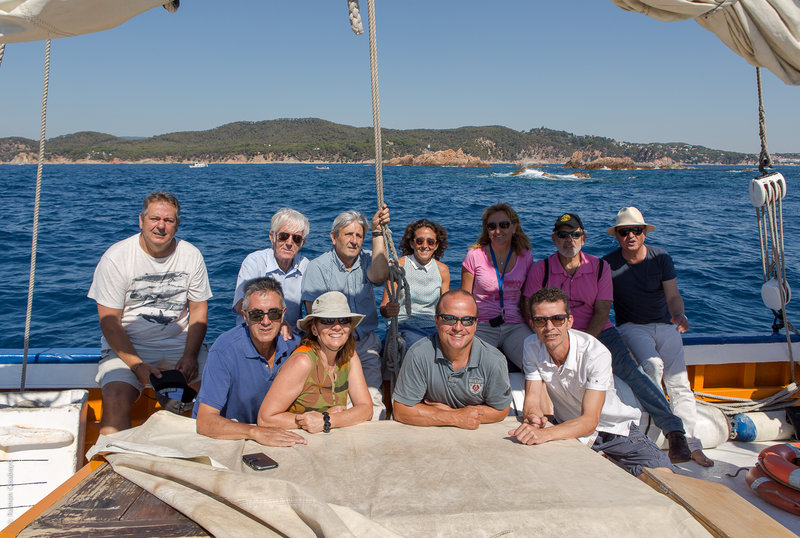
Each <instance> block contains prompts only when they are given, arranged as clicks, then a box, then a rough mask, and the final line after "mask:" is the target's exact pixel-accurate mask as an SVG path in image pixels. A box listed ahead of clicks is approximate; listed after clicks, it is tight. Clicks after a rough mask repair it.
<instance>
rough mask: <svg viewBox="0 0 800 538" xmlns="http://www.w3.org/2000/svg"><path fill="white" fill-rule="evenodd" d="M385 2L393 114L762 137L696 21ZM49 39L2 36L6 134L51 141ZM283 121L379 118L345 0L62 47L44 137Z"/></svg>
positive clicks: (776, 102) (580, 5) (467, 2)
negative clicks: (46, 88) (46, 70)
mask: <svg viewBox="0 0 800 538" xmlns="http://www.w3.org/2000/svg"><path fill="white" fill-rule="evenodd" d="M220 6H224V7H225V8H226V10H225V11H221V10H219V7H220ZM361 7H362V10H363V18H364V25H365V26H366V22H367V18H366V10H367V5H366V0H362V6H361ZM376 11H377V25H378V30H377V37H378V55H379V70H380V71H379V75H380V84H381V88H380V91H381V109H382V119H381V121H382V125H383V126H384V127H389V128H398V129H408V128H454V127H460V126H465V125H505V126H507V127H510V128H512V129H518V130H527V129H530V128H533V127H541V126H544V127H549V128H552V129H560V130H565V131H570V132H572V133H575V134H591V135H600V136H608V137H611V138H615V139H617V140H624V141H629V142H687V143H691V144H698V145H704V146H708V147H712V148H718V149H725V150H733V151H743V152H749V153H757V152H758V150H759V141H758V126H757V123H756V120H757V103H756V89H755V69H754V68H753V67H751V66H750V65H749V64H747V62H745V60H743V59H742V58H740V57H739V56H737V55H736V54H734V53H733V52H732V51H730V50H729V49H728V48H727V47H725V45H724V44H723V43H722V42H721V41H719V39H718V38H717V37H716V36H714V35H713V34H711V33H710V32H708V31H706V30H704V29H703V28H701V27H700V26H699V25H697V24H696V23H694V22H692V21H685V22H674V23H664V22H660V21H656V20H653V19H649V18H647V17H645V16H643V15H639V14H635V13H628V12H625V11H623V10H621V9H619V8H618V7H616V6H615V5H614V4H613V3H611V2H610V1H608V0H577V1H571V2H565V1H544V0H507V1H502V2H486V1H485V0H482V1H477V0H463V1H460V2H444V1H431V0H426V1H423V0H393V1H381V0H378V1H377V8H376ZM43 50H44V45H43V42H39V43H24V44H9V45H8V46H7V47H6V54H5V58H4V60H3V63H2V66H0V99H2V103H3V105H4V106H3V113H2V115H1V116H0V137H3V136H25V137H28V138H38V132H39V110H40V102H41V83H42V60H43V54H44V52H43ZM762 78H763V79H764V91H765V94H766V112H767V134H768V137H769V149H770V151H771V152H800V143H798V140H800V137H798V135H797V130H798V126H800V99H798V98H799V97H800V88H798V87H792V86H786V85H784V84H783V83H782V82H781V81H780V80H779V79H778V78H777V77H776V76H774V75H773V74H772V73H770V72H768V71H763V77H762ZM287 117H295V118H297V117H319V118H323V119H326V120H330V121H334V122H337V123H344V124H347V125H355V126H362V127H363V126H369V125H371V124H372V109H371V104H370V87H369V47H368V40H367V36H366V34H365V35H362V36H358V37H357V36H355V35H354V34H353V33H352V32H351V31H350V27H349V24H348V20H347V9H346V2H345V0H300V1H287V0H283V1H280V2H278V1H275V0H235V1H232V2H211V1H209V0H183V2H182V5H181V7H180V9H179V10H178V12H177V13H175V14H170V13H168V12H167V11H165V10H163V9H161V8H158V9H154V10H151V11H149V12H147V13H145V14H143V15H140V16H138V17H136V18H134V19H133V20H131V21H129V22H128V23H126V24H123V25H122V26H119V27H117V28H115V29H112V30H108V31H105V32H100V33H95V34H89V35H85V36H79V37H74V38H65V39H57V40H54V41H53V44H52V74H51V86H50V101H49V112H48V131H47V135H48V137H53V136H58V135H62V134H67V133H72V132H77V131H89V130H90V131H100V132H105V133H110V134H113V135H117V136H151V135H156V134H163V133H167V132H174V131H185V130H200V129H210V128H213V127H216V126H219V125H222V124H225V123H229V122H232V121H240V120H250V121H259V120H266V119H275V118H287Z"/></svg>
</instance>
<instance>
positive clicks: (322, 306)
mask: <svg viewBox="0 0 800 538" xmlns="http://www.w3.org/2000/svg"><path fill="white" fill-rule="evenodd" d="M311 312H313V313H312V314H309V315H307V316H306V317H304V318H303V319H300V320H297V328H298V329H300V330H301V331H305V332H308V324H309V323H311V320H312V319H314V318H351V319H352V320H353V322H352V324H351V325H350V328H351V329H355V328H356V327H357V326H358V324H359V323H361V320H362V319H364V316H363V315H361V314H353V313H352V312H350V306H348V304H347V297H345V296H344V293H342V292H340V291H329V292H326V293H323V294H322V295H320V296H319V297H317V298H316V299H314V303H313V304H312V305H311Z"/></svg>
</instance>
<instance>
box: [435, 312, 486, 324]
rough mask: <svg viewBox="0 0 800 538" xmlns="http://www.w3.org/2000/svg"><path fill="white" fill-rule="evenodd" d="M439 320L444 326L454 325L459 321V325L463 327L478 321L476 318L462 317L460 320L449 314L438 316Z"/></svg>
mask: <svg viewBox="0 0 800 538" xmlns="http://www.w3.org/2000/svg"><path fill="white" fill-rule="evenodd" d="M439 319H440V320H442V323H444V324H445V325H455V324H456V323H458V322H459V321H460V322H461V325H463V326H464V327H470V326H472V325H474V324H475V322H476V321H478V318H477V317H475V316H464V317H461V318H460V317H458V316H451V315H450V314H439Z"/></svg>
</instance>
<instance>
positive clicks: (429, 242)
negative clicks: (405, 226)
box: [414, 237, 436, 247]
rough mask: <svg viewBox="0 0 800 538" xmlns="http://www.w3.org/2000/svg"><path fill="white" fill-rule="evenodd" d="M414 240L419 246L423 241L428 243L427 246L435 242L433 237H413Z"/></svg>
mask: <svg viewBox="0 0 800 538" xmlns="http://www.w3.org/2000/svg"><path fill="white" fill-rule="evenodd" d="M414 242H415V243H416V244H417V245H418V246H420V247H421V246H422V245H424V244H425V243H428V246H429V247H432V246H433V245H435V244H436V239H433V238H431V237H415V238H414Z"/></svg>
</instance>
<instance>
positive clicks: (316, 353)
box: [258, 291, 372, 433]
mask: <svg viewBox="0 0 800 538" xmlns="http://www.w3.org/2000/svg"><path fill="white" fill-rule="evenodd" d="M311 311H312V312H313V314H309V315H307V316H306V317H304V318H303V319H301V320H299V321H298V322H297V327H298V328H299V329H300V330H301V331H304V332H305V333H306V336H305V337H304V338H303V339H302V340H301V341H300V345H298V346H297V349H295V351H294V353H292V355H291V357H289V358H288V359H287V362H286V364H285V365H284V366H283V367H282V368H281V369H280V371H279V372H278V375H277V377H276V378H275V381H274V382H273V383H272V386H271V387H270V389H269V392H268V393H267V395H266V396H265V397H264V401H263V402H262V403H261V409H260V410H259V412H258V425H259V426H277V427H279V428H286V429H294V428H302V429H304V430H306V431H308V432H309V433H318V432H325V433H328V432H330V431H331V428H341V427H344V426H352V425H353V424H358V423H359V422H364V421H365V420H369V419H370V418H372V398H371V397H370V394H369V390H368V389H367V382H366V381H365V380H364V373H363V371H362V370H361V361H359V359H358V355H357V354H356V340H355V336H354V334H355V333H354V332H353V329H355V328H356V326H357V325H358V324H359V323H361V320H362V319H364V316H363V315H361V314H354V313H352V312H350V307H349V306H348V305H347V298H346V297H345V296H344V294H342V293H341V292H338V291H329V292H327V293H323V294H322V295H320V296H319V297H317V299H316V300H315V301H314V303H313V305H312V307H311ZM348 395H349V396H350V400H351V401H352V402H353V406H352V407H351V408H349V409H348V408H347V397H348Z"/></svg>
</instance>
